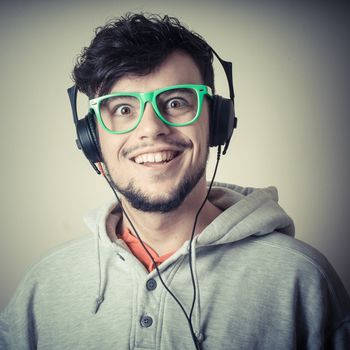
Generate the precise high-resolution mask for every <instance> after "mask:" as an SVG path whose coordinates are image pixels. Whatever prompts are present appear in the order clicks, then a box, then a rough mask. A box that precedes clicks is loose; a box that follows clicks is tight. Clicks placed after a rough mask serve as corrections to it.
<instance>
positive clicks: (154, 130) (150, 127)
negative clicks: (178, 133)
mask: <svg viewBox="0 0 350 350" xmlns="http://www.w3.org/2000/svg"><path fill="white" fill-rule="evenodd" d="M135 132H136V134H137V136H138V137H139V138H140V139H146V138H152V139H154V138H157V137H159V136H166V135H168V134H169V133H170V126H169V125H167V124H165V123H163V121H161V120H160V119H159V118H158V116H157V114H156V112H155V110H154V109H153V106H152V104H151V103H149V102H148V103H146V106H145V109H144V111H143V116H142V119H141V121H140V124H139V125H138V126H137V128H136V130H135Z"/></svg>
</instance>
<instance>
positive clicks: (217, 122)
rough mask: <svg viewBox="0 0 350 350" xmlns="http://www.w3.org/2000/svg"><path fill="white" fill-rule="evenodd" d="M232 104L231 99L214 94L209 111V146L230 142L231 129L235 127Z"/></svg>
mask: <svg viewBox="0 0 350 350" xmlns="http://www.w3.org/2000/svg"><path fill="white" fill-rule="evenodd" d="M236 120H237V119H236V117H235V110H234V105H233V102H232V100H231V99H228V98H224V97H221V96H219V95H214V96H213V97H212V101H211V111H210V124H209V126H210V137H209V143H210V146H211V147H215V146H223V145H225V144H228V143H229V142H230V139H231V136H232V133H233V129H234V128H235V127H236Z"/></svg>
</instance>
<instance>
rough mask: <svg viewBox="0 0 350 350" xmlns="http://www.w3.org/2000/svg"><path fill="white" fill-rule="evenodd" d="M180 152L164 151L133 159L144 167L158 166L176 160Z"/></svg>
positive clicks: (141, 155) (145, 154)
mask: <svg viewBox="0 0 350 350" xmlns="http://www.w3.org/2000/svg"><path fill="white" fill-rule="evenodd" d="M179 154H180V152H178V151H162V152H154V153H144V154H140V155H139V156H136V157H135V158H133V161H134V162H135V163H137V164H142V165H158V164H165V163H169V162H170V161H172V160H173V159H175V158H176V157H177V156H178V155H179Z"/></svg>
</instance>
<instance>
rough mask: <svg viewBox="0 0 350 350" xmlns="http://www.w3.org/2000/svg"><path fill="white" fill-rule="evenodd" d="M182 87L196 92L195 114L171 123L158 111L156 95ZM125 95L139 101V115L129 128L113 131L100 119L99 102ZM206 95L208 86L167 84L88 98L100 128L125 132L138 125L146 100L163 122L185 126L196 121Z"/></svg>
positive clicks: (113, 132) (114, 132)
mask: <svg viewBox="0 0 350 350" xmlns="http://www.w3.org/2000/svg"><path fill="white" fill-rule="evenodd" d="M184 88H189V89H192V90H194V91H195V92H196V95H197V100H198V105H197V112H196V115H195V116H194V117H193V118H192V119H191V120H190V121H188V122H185V123H171V122H169V121H168V120H166V119H165V118H164V117H163V116H162V114H161V113H160V111H159V109H158V106H157V97H158V95H159V94H161V93H163V92H165V91H170V90H176V89H184ZM125 95H127V96H132V97H136V98H137V99H138V100H139V101H140V115H139V117H138V119H137V121H136V123H135V125H134V126H133V127H131V128H129V129H127V130H124V131H113V130H111V129H109V128H107V126H106V125H105V123H104V122H103V119H102V116H101V113H100V104H101V102H102V101H103V100H105V99H106V98H110V97H116V96H125ZM206 95H208V96H209V97H211V96H212V90H211V88H210V87H209V86H206V85H197V84H182V85H172V86H167V87H165V88H162V89H156V90H153V91H149V92H113V93H110V94H108V95H103V96H99V97H96V98H93V99H91V100H89V104H90V108H91V109H92V110H93V111H94V112H95V115H96V117H97V120H98V122H99V123H100V125H101V126H102V128H103V129H104V130H105V131H107V132H109V133H110V134H126V133H128V132H130V131H133V130H135V129H136V128H137V127H138V125H139V124H140V122H141V119H142V117H143V113H144V111H145V106H146V103H147V102H150V103H151V105H152V107H153V109H154V111H155V112H156V115H157V117H158V118H159V119H160V120H161V121H162V122H163V123H165V124H167V125H169V126H176V127H181V126H187V125H190V124H193V123H194V122H196V121H197V119H198V118H199V116H200V114H201V112H202V107H203V99H204V96H206Z"/></svg>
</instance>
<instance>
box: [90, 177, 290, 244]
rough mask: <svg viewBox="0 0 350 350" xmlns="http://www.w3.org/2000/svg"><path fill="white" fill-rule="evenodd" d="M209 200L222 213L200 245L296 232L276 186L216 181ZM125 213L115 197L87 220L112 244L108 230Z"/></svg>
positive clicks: (95, 231)
mask: <svg viewBox="0 0 350 350" xmlns="http://www.w3.org/2000/svg"><path fill="white" fill-rule="evenodd" d="M209 201H210V202H211V203H213V204H214V205H215V206H216V207H218V208H219V209H221V210H222V213H221V214H220V215H219V216H218V217H217V218H216V219H215V220H214V221H213V222H212V223H211V224H210V225H208V226H207V227H206V228H205V229H204V230H203V232H202V233H201V234H200V235H199V236H198V237H197V239H196V241H197V242H196V245H197V246H203V245H215V244H225V243H231V242H235V241H239V240H242V239H245V238H247V237H249V236H262V235H266V234H269V233H272V232H275V231H277V232H280V233H284V234H286V235H289V236H294V224H293V221H292V219H291V218H290V217H289V216H288V215H287V214H286V213H285V211H284V210H283V209H282V208H281V207H280V206H279V204H278V193H277V189H276V188H275V187H267V188H252V187H241V186H237V185H230V184H225V183H219V182H215V183H214V185H213V187H212V190H211V193H210V195H209ZM120 216H121V213H120V212H119V210H118V204H116V202H115V200H114V201H112V202H110V203H108V204H107V205H105V206H103V207H102V208H99V209H98V210H95V211H93V212H91V213H90V214H89V215H87V216H86V217H85V222H86V224H87V225H88V227H89V228H90V229H91V231H92V232H94V233H95V234H98V236H99V240H100V241H101V243H104V244H109V245H110V244H112V242H111V240H110V237H109V235H108V233H107V232H110V230H111V229H112V227H115V226H116V224H117V222H118V220H119V218H120Z"/></svg>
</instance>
